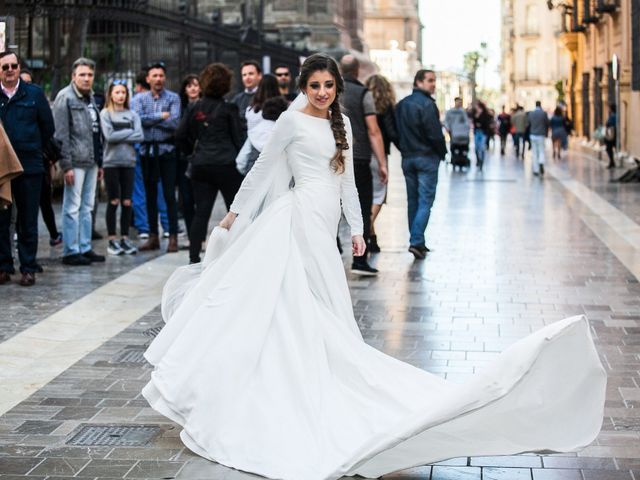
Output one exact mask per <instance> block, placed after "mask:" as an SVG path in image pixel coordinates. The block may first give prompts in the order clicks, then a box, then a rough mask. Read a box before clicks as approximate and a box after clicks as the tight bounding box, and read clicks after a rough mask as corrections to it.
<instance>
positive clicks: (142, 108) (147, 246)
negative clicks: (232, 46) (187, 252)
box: [135, 62, 180, 253]
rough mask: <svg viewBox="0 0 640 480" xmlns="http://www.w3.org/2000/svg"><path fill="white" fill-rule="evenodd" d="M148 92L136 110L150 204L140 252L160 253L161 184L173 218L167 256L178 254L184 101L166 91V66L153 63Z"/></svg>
mask: <svg viewBox="0 0 640 480" xmlns="http://www.w3.org/2000/svg"><path fill="white" fill-rule="evenodd" d="M146 80H147V83H148V84H149V86H150V88H151V89H150V90H149V91H148V92H144V93H141V94H140V95H139V96H138V97H136V101H135V109H136V113H137V114H138V115H139V116H140V120H141V121H142V128H143V130H144V139H145V141H144V143H143V144H142V145H141V148H140V155H141V163H142V174H143V177H144V188H145V194H146V200H147V218H148V220H149V239H148V240H147V241H146V242H145V243H143V244H142V245H141V246H140V247H139V248H140V251H146V250H158V249H159V248H160V238H159V236H158V220H157V219H158V203H157V195H158V180H160V181H161V182H162V192H163V194H164V200H165V203H166V204H167V215H168V217H169V244H168V245H167V253H174V252H177V251H178V206H177V202H176V194H175V191H176V173H177V171H178V166H177V158H176V149H175V145H174V136H175V131H176V128H177V127H178V123H179V122H180V97H179V96H178V95H177V94H176V93H175V92H172V91H171V90H168V89H167V88H165V82H166V66H165V64H164V62H156V63H152V64H150V65H149V66H148V68H147V78H146Z"/></svg>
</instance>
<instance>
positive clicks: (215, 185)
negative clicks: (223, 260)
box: [189, 164, 242, 263]
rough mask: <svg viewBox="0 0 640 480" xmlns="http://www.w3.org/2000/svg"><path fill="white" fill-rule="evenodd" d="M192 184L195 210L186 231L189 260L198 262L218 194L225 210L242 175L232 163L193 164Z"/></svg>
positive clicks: (234, 193) (237, 187) (238, 186)
mask: <svg viewBox="0 0 640 480" xmlns="http://www.w3.org/2000/svg"><path fill="white" fill-rule="evenodd" d="M191 182H192V185H193V197H194V200H195V204H196V211H195V215H194V217H193V221H192V222H191V230H189V242H190V244H189V258H190V260H191V262H192V263H197V262H199V261H200V250H201V249H202V242H204V240H205V237H206V236H207V227H208V226H209V218H210V217H211V212H212V211H213V205H214V202H215V201H216V197H217V196H218V192H221V193H222V198H224V203H225V204H226V206H227V210H228V209H229V207H230V206H231V204H232V203H233V198H234V197H235V196H236V193H238V190H239V189H240V185H241V184H242V175H240V172H238V171H237V170H236V166H235V164H233V165H225V166H219V167H214V166H211V165H194V166H193V168H192V175H191Z"/></svg>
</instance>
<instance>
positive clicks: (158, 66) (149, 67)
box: [147, 62, 167, 70]
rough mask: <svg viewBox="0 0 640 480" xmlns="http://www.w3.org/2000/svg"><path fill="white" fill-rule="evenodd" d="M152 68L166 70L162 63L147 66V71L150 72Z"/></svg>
mask: <svg viewBox="0 0 640 480" xmlns="http://www.w3.org/2000/svg"><path fill="white" fill-rule="evenodd" d="M152 68H161V69H163V70H166V69H167V66H166V65H165V63H164V62H153V63H150V64H149V65H147V70H151V69H152Z"/></svg>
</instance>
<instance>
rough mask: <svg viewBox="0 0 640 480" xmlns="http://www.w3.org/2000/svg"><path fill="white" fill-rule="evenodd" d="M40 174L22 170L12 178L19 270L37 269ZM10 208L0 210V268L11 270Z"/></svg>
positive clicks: (25, 271) (32, 270)
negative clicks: (21, 173) (24, 172)
mask: <svg viewBox="0 0 640 480" xmlns="http://www.w3.org/2000/svg"><path fill="white" fill-rule="evenodd" d="M42 176H43V175H42V174H41V173H36V174H23V175H20V176H19V177H17V178H14V179H13V180H11V191H12V193H13V198H14V200H15V205H16V209H17V214H18V215H17V219H16V231H17V232H18V258H19V259H20V271H21V272H22V273H34V272H36V271H38V267H37V265H36V255H37V253H38V211H39V208H40V189H41V187H42ZM12 210H13V209H12V208H11V207H9V208H6V209H3V210H0V270H1V271H3V272H7V273H14V271H15V269H14V268H13V252H12V248H13V241H12V240H13V239H12V238H11V234H10V232H9V230H10V226H11V212H12Z"/></svg>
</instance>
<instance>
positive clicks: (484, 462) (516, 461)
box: [471, 455, 542, 468]
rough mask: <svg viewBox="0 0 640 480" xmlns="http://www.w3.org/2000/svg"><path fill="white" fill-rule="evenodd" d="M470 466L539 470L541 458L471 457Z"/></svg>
mask: <svg viewBox="0 0 640 480" xmlns="http://www.w3.org/2000/svg"><path fill="white" fill-rule="evenodd" d="M471 466H474V467H512V468H513V467H521V468H539V467H542V458H541V457H539V456H537V455H512V456H496V457H471Z"/></svg>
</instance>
